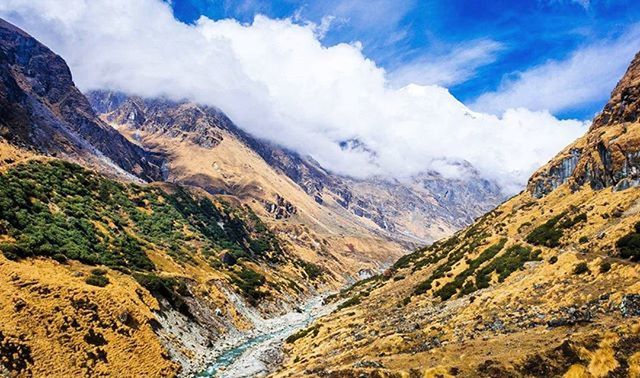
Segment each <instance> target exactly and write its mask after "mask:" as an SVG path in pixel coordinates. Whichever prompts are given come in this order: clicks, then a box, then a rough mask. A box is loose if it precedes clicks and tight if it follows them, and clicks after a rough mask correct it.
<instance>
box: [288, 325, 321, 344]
mask: <svg viewBox="0 0 640 378" xmlns="http://www.w3.org/2000/svg"><path fill="white" fill-rule="evenodd" d="M318 332H320V327H319V326H318V325H314V326H311V327H309V328H305V329H301V330H300V331H298V332H296V333H294V334H293V335H291V336H289V337H287V339H286V340H285V341H286V342H287V343H288V344H291V343H294V342H296V340H299V339H301V338H303V337H306V336H307V335H308V334H312V336H313V337H316V336H318Z"/></svg>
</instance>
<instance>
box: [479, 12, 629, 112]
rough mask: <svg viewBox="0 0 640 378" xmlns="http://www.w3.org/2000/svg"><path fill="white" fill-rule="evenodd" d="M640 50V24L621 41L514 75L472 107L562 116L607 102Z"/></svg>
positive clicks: (597, 45) (587, 48)
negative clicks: (514, 108)
mask: <svg viewBox="0 0 640 378" xmlns="http://www.w3.org/2000/svg"><path fill="white" fill-rule="evenodd" d="M639 49H640V24H636V25H633V26H631V27H630V28H629V29H628V30H627V31H626V32H625V33H624V34H622V35H621V36H620V37H618V38H617V39H614V40H610V41H600V42H597V43H594V44H591V45H588V46H585V47H582V48H580V49H578V50H576V51H574V52H573V53H572V54H571V55H570V56H569V57H568V58H566V59H564V60H559V61H558V60H551V61H548V62H545V63H544V64H542V65H539V66H536V67H533V68H531V69H528V70H527V71H524V72H519V73H517V74H515V75H512V77H510V78H507V79H505V80H504V81H503V82H502V83H501V85H500V86H499V88H498V89H497V91H495V92H490V93H485V94H483V95H481V96H480V97H479V98H478V99H477V100H476V101H475V102H474V103H473V104H472V105H471V107H472V108H473V109H475V110H478V111H484V112H491V113H496V114H497V113H501V112H503V111H504V110H505V109H508V108H512V107H514V106H523V107H526V108H528V109H531V110H549V111H551V112H558V111H563V110H571V109H575V108H577V107H579V106H581V105H585V104H592V103H594V102H597V101H602V100H605V99H606V98H607V97H608V95H609V92H610V91H611V90H612V89H613V86H614V85H615V83H616V82H617V81H618V79H619V78H620V77H621V76H622V75H623V74H624V72H625V70H626V68H627V66H628V65H629V63H630V62H631V59H632V58H633V56H634V54H635V53H636V52H638V50H639Z"/></svg>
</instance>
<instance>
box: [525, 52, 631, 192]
mask: <svg viewBox="0 0 640 378" xmlns="http://www.w3.org/2000/svg"><path fill="white" fill-rule="evenodd" d="M639 103H640V54H639V55H636V57H635V58H634V59H633V61H632V62H631V64H630V66H629V68H628V69H627V72H626V74H625V75H624V77H623V79H622V80H621V81H620V82H619V83H618V85H617V86H616V87H615V89H614V90H613V92H612V93H611V99H610V100H609V102H608V103H607V104H606V105H605V107H604V109H603V110H602V112H600V114H598V115H597V116H596V118H595V119H594V120H593V124H592V125H591V127H590V128H589V131H588V133H587V134H586V135H585V136H584V137H582V138H580V139H579V140H577V141H576V142H575V143H573V144H571V145H570V146H568V147H567V148H566V149H565V150H564V151H563V152H561V153H560V154H559V155H558V156H557V157H555V158H554V159H553V160H551V162H549V163H548V164H547V165H545V166H544V167H542V168H541V169H540V170H538V171H537V172H536V173H535V174H534V175H533V176H532V177H531V179H530V180H529V184H528V190H529V191H530V192H531V193H532V194H533V195H534V196H535V197H538V198H540V197H543V196H545V195H546V194H548V193H550V192H551V191H553V190H554V189H555V188H557V187H559V186H560V185H562V184H564V183H565V182H569V183H570V185H571V187H572V188H573V189H574V190H578V189H579V188H581V187H582V186H583V185H589V186H590V187H591V188H592V189H594V190H599V189H603V188H607V187H614V188H615V190H624V189H627V188H629V187H634V186H638V185H639V184H640V171H639V169H638V166H639V165H640V143H639V142H640V135H639V134H638V133H637V130H636V129H635V127H636V126H635V124H636V123H637V120H638V117H640V109H639V108H638V107H639V105H638V104H639ZM629 128H630V129H629Z"/></svg>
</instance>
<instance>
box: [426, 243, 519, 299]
mask: <svg viewBox="0 0 640 378" xmlns="http://www.w3.org/2000/svg"><path fill="white" fill-rule="evenodd" d="M506 242H507V239H501V240H500V241H499V242H498V243H496V244H494V245H492V246H490V247H489V248H487V249H485V250H484V251H482V253H480V255H479V256H478V257H476V258H475V259H473V260H471V261H469V262H468V264H469V266H468V267H467V269H465V270H464V271H463V272H462V273H460V274H458V275H457V276H456V278H455V279H454V280H453V281H451V282H448V283H447V284H445V285H444V286H443V287H442V288H440V289H439V290H437V291H436V292H435V293H434V295H435V296H438V297H440V299H442V300H443V301H444V300H447V299H449V298H451V297H452V296H454V295H455V294H456V293H457V292H458V289H460V288H462V287H463V285H464V284H465V281H466V280H467V278H469V277H471V275H473V273H474V272H475V271H476V269H477V268H478V267H480V265H482V264H483V263H485V262H487V261H489V260H491V259H492V258H494V257H495V256H496V255H497V254H498V252H500V251H501V250H502V248H503V247H504V244H505V243H506ZM475 290H476V288H475V287H474V286H473V283H471V282H468V283H467V285H465V286H464V290H463V293H461V295H464V294H469V293H472V292H474V291H475Z"/></svg>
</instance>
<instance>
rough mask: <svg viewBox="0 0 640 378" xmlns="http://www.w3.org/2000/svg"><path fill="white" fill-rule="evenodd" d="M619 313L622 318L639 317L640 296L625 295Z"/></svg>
mask: <svg viewBox="0 0 640 378" xmlns="http://www.w3.org/2000/svg"><path fill="white" fill-rule="evenodd" d="M620 313H621V314H622V316H624V317H632V316H640V294H627V295H625V296H624V297H622V302H620Z"/></svg>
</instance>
